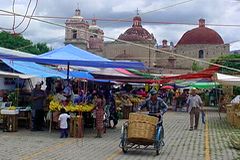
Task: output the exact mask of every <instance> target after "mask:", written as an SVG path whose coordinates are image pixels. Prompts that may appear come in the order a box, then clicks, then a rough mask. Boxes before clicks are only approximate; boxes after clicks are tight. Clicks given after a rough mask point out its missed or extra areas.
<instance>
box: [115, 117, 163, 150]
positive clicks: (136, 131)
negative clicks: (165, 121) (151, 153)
mask: <svg viewBox="0 0 240 160" xmlns="http://www.w3.org/2000/svg"><path fill="white" fill-rule="evenodd" d="M134 114H135V113H133V114H132V113H131V115H130V117H129V121H126V122H125V123H124V124H123V125H122V129H121V141H120V144H119V147H120V148H122V151H123V153H127V151H128V150H129V149H136V150H138V149H139V150H156V155H159V151H160V149H161V148H162V147H163V146H164V145H165V144H164V141H163V138H164V130H163V125H162V120H161V121H159V122H157V123H155V125H154V124H153V123H152V124H148V123H146V122H143V121H141V119H144V117H145V120H146V116H147V115H144V116H143V114H135V116H136V115H141V116H137V117H138V118H136V120H137V121H132V120H131V119H132V118H131V117H132V115H134ZM148 117H151V116H148ZM154 118H155V117H154ZM157 119H158V118H157ZM157 121H158V120H157Z"/></svg>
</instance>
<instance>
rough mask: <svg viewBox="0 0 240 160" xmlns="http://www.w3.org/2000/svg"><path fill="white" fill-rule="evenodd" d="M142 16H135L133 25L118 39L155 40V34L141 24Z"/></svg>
mask: <svg viewBox="0 0 240 160" xmlns="http://www.w3.org/2000/svg"><path fill="white" fill-rule="evenodd" d="M141 21H142V19H141V17H140V16H135V17H134V18H133V25H132V27H131V28H129V29H127V30H126V31H125V32H124V33H123V34H121V35H120V36H119V37H118V39H120V40H124V41H152V40H155V38H154V36H153V35H152V34H150V33H149V32H148V31H147V30H146V29H145V28H143V27H142V25H141Z"/></svg>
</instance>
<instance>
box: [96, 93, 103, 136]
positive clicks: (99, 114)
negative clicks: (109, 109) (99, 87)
mask: <svg viewBox="0 0 240 160" xmlns="http://www.w3.org/2000/svg"><path fill="white" fill-rule="evenodd" d="M95 105H96V129H97V136H96V138H102V132H103V131H104V125H103V119H104V113H105V112H104V105H105V100H104V98H103V95H102V94H98V95H97V99H96V101H95Z"/></svg>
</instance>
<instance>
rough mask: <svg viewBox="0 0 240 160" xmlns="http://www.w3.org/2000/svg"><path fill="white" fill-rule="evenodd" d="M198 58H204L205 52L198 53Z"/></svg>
mask: <svg viewBox="0 0 240 160" xmlns="http://www.w3.org/2000/svg"><path fill="white" fill-rule="evenodd" d="M198 58H204V52H203V50H199V51H198Z"/></svg>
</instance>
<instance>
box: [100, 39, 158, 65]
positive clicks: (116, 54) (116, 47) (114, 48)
mask: <svg viewBox="0 0 240 160" xmlns="http://www.w3.org/2000/svg"><path fill="white" fill-rule="evenodd" d="M141 45H142V44H141ZM145 46H149V44H145ZM150 47H153V45H151V44H150ZM103 55H104V57H106V58H109V59H113V60H133V61H140V62H143V63H144V64H145V65H146V66H149V62H150V67H153V66H154V65H155V63H156V61H155V60H156V56H155V55H156V54H155V51H152V50H149V49H146V48H142V47H139V46H133V45H130V44H125V43H121V42H107V43H105V44H104V51H103Z"/></svg>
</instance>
